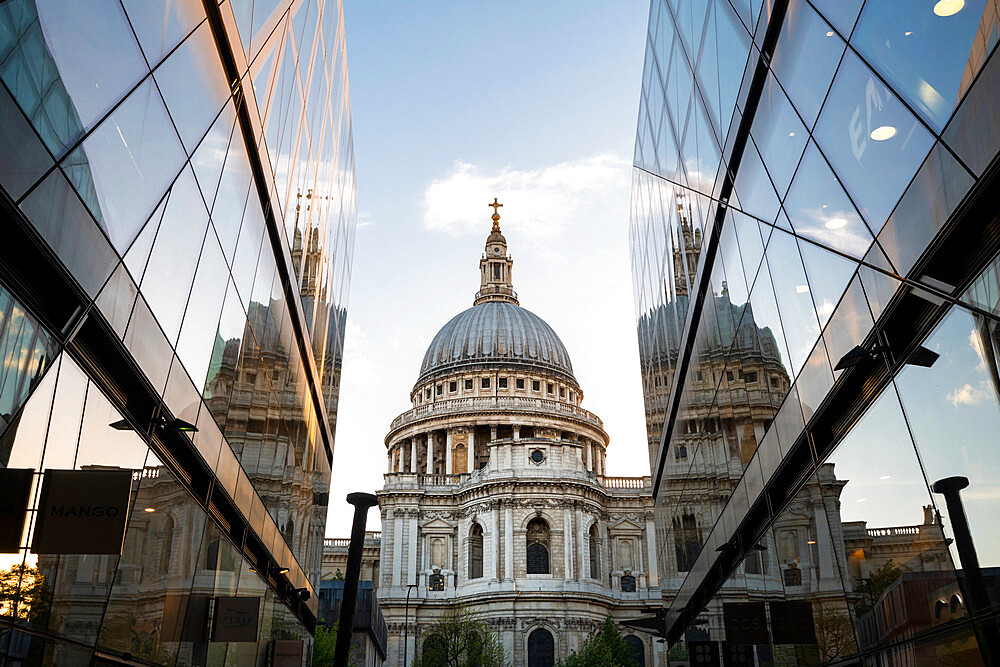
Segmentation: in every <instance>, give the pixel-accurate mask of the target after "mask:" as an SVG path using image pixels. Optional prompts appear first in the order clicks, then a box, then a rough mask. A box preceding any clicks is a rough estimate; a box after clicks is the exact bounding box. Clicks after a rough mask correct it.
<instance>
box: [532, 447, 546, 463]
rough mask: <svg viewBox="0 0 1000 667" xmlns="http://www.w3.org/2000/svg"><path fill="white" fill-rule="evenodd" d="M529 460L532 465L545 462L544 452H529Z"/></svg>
mask: <svg viewBox="0 0 1000 667" xmlns="http://www.w3.org/2000/svg"><path fill="white" fill-rule="evenodd" d="M531 460H532V461H533V462H534V463H541V462H542V461H544V460H545V452H543V451H542V450H540V449H536V450H535V451H533V452H531Z"/></svg>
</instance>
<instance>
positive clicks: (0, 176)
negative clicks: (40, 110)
mask: <svg viewBox="0 0 1000 667" xmlns="http://www.w3.org/2000/svg"><path fill="white" fill-rule="evenodd" d="M2 14H3V10H2V9H0V16H2ZM2 21H3V19H0V27H2V25H3V23H2ZM2 50H3V49H2V47H0V53H2ZM2 60H3V56H2V55H0V62H2ZM0 155H3V156H4V159H3V160H0V183H2V184H3V187H4V188H6V189H7V192H8V193H9V194H10V196H11V198H12V199H14V200H15V201H16V200H17V199H20V197H21V195H23V194H24V192H25V190H27V189H28V188H29V187H31V186H32V185H33V184H34V183H35V181H37V180H38V179H39V178H40V177H41V176H42V174H44V173H45V171H46V170H47V169H48V168H49V167H50V166H51V165H52V157H51V156H50V155H49V153H48V151H46V150H45V147H44V146H43V145H42V142H41V141H39V139H38V137H37V136H35V132H34V130H32V129H31V126H30V125H28V122H27V121H26V120H25V118H24V115H23V114H22V113H21V110H20V109H19V108H18V107H17V105H16V104H14V100H12V99H11V97H10V95H9V94H7V90H6V89H4V88H3V87H2V86H0Z"/></svg>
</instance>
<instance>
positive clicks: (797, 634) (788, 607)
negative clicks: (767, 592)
mask: <svg viewBox="0 0 1000 667" xmlns="http://www.w3.org/2000/svg"><path fill="white" fill-rule="evenodd" d="M768 605H769V606H770V609H771V631H772V632H773V633H774V643H775V644H815V643H816V628H815V627H814V626H813V610H812V603H811V602H808V601H803V600H795V601H790V602H769V603H768Z"/></svg>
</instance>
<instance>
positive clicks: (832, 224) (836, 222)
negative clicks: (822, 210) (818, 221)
mask: <svg viewBox="0 0 1000 667" xmlns="http://www.w3.org/2000/svg"><path fill="white" fill-rule="evenodd" d="M823 226H824V227H826V228H827V229H843V228H844V227H846V226H847V220H844V219H843V218H830V219H829V220H827V221H826V222H825V223H823Z"/></svg>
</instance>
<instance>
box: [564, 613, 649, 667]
mask: <svg viewBox="0 0 1000 667" xmlns="http://www.w3.org/2000/svg"><path fill="white" fill-rule="evenodd" d="M590 665H602V667H633V666H634V665H635V658H633V657H632V649H631V648H630V647H629V645H628V644H626V643H625V638H624V637H622V634H621V633H620V632H618V626H616V625H615V622H614V621H612V620H611V617H610V616H608V617H607V618H606V619H604V623H602V624H601V627H600V628H598V630H597V632H595V633H594V634H593V635H591V636H590V637H589V638H588V639H587V641H585V642H584V643H583V646H581V647H580V650H579V651H574V652H573V653H570V654H569V655H568V656H567V657H566V659H565V660H563V661H562V662H560V663H559V667H589V666H590Z"/></svg>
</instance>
